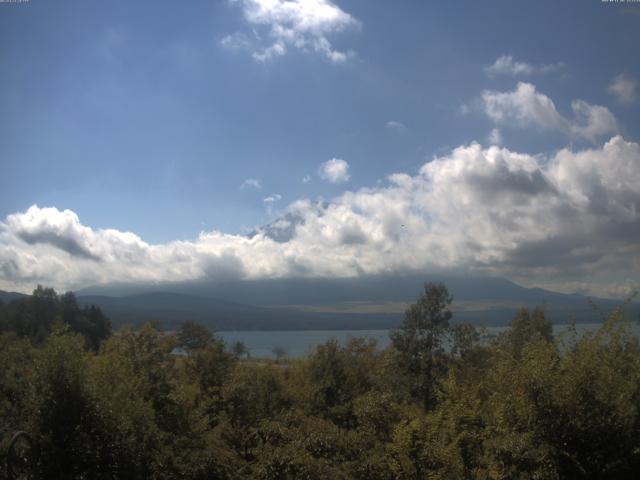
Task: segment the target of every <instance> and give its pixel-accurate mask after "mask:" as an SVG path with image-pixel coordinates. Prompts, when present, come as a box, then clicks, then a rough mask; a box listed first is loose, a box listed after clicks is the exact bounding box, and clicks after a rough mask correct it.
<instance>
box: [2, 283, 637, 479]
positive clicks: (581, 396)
mask: <svg viewBox="0 0 640 480" xmlns="http://www.w3.org/2000/svg"><path fill="white" fill-rule="evenodd" d="M451 300H452V299H451V297H450V296H449V292H448V291H447V288H446V287H445V286H444V285H442V284H435V283H433V284H426V285H425V287H424V291H423V293H422V294H421V295H420V296H419V297H418V298H417V300H416V302H415V303H414V304H413V305H412V306H411V307H410V308H409V309H408V310H407V312H406V314H405V319H404V322H403V323H402V325H401V326H400V327H399V328H398V329H397V330H395V331H393V333H392V334H391V339H392V346H391V347H389V348H388V349H385V350H383V351H380V350H379V349H377V348H376V345H375V344H373V343H369V342H365V341H364V340H359V339H354V340H352V341H350V342H349V343H348V344H346V345H340V344H338V343H337V342H335V341H329V342H327V343H326V344H323V345H320V346H318V347H317V348H316V349H315V350H314V351H313V352H312V353H311V354H310V355H308V356H307V357H305V358H302V359H298V360H288V359H282V360H279V361H270V360H264V359H252V358H247V356H246V355H245V352H244V351H243V349H242V346H241V345H233V346H230V345H225V344H224V342H222V341H221V340H220V339H219V338H217V337H216V336H215V335H214V334H212V332H210V331H209V330H208V329H206V328H204V327H202V326H201V325H198V324H197V323H195V322H185V324H184V325H183V327H182V328H181V329H180V331H179V332H177V334H176V335H170V334H166V333H163V332H162V331H160V330H158V329H156V328H155V327H154V325H152V324H147V325H144V326H143V327H140V328H135V329H134V328H122V329H120V330H117V331H115V332H111V331H110V324H109V322H108V319H106V317H104V315H103V314H102V312H101V311H100V310H99V309H97V308H95V307H94V308H91V307H85V308H82V309H81V308H79V307H78V306H77V304H76V303H75V297H73V295H72V294H65V295H62V296H58V295H56V294H55V292H53V290H50V289H43V288H39V289H38V290H36V292H34V295H33V296H31V297H29V298H28V299H21V300H14V301H12V302H11V303H9V304H5V305H2V306H1V307H0V365H2V368H1V369H0V461H1V462H2V464H3V466H4V464H5V463H6V461H7V449H8V444H9V441H10V439H11V436H12V435H13V433H14V432H16V431H25V432H27V433H28V434H29V435H30V436H31V438H32V439H33V442H34V443H35V446H36V447H37V448H36V449H35V450H34V452H32V453H31V454H30V455H31V458H34V459H35V462H34V465H33V466H32V467H29V466H28V465H21V464H20V459H16V460H13V461H12V462H10V463H11V466H12V468H14V467H23V468H25V469H27V470H28V469H29V468H32V469H34V470H36V471H37V473H38V475H40V477H39V478H47V479H57V478H61V479H85V478H88V479H112V478H122V479H125V478H140V479H142V478H153V479H174V478H182V479H194V480H195V479H203V480H204V479H213V478H221V479H224V478H229V479H234V478H257V479H300V478H307V479H340V478H345V479H346V478H356V479H398V478H400V479H423V478H436V479H467V478H492V479H493V478H495V479H502V478H523V479H534V478H535V479H554V478H611V479H613V478H616V479H620V478H636V474H637V472H638V471H640V412H639V409H640V345H639V343H638V339H637V338H636V337H634V336H633V335H632V334H631V333H630V329H629V324H628V322H627V321H626V320H625V318H624V315H623V310H622V309H619V310H617V311H615V312H613V313H612V314H611V315H610V316H609V317H608V319H607V320H606V322H604V323H603V325H602V326H601V328H600V329H599V330H598V331H596V332H594V333H590V334H586V335H584V336H583V337H578V336H577V334H576V333H575V332H572V331H571V330H569V333H568V334H567V335H565V336H563V337H562V338H554V337H553V334H552V329H551V324H550V322H549V321H548V320H547V318H545V314H544V312H543V311H542V310H540V309H533V310H528V309H523V310H521V311H520V312H519V313H518V315H517V316H516V317H515V318H514V319H513V321H512V325H511V328H510V330H508V331H506V332H505V333H504V334H502V335H500V336H498V337H495V338H486V337H485V336H483V334H482V332H481V331H479V330H476V329H475V328H474V327H473V326H471V325H468V324H457V325H453V323H452V314H451V310H450V307H451ZM176 347H181V349H182V350H184V351H186V353H187V354H186V355H177V354H176V353H175V352H176ZM5 474H6V472H5V470H4V468H3V470H2V473H1V474H0V475H5Z"/></svg>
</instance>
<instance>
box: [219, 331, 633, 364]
mask: <svg viewBox="0 0 640 480" xmlns="http://www.w3.org/2000/svg"><path fill="white" fill-rule="evenodd" d="M600 326H601V324H599V323H581V324H578V325H576V330H577V331H578V333H584V332H587V331H594V330H596V329H597V328H598V327H600ZM567 327H568V325H554V327H553V331H554V334H555V335H556V336H557V335H558V334H560V333H561V332H563V331H566V329H567ZM507 328H508V327H486V331H487V333H488V334H489V335H497V334H499V333H500V332H503V331H505V330H506V329H507ZM632 329H633V331H634V332H635V333H636V335H638V334H640V327H639V326H638V324H637V323H636V324H633V325H632ZM217 334H218V335H220V336H221V337H222V338H223V339H224V340H225V342H227V343H228V344H232V343H233V342H237V341H241V342H243V343H244V344H245V345H246V347H247V348H248V349H249V353H250V354H251V356H252V357H262V358H267V357H269V358H273V357H274V355H273V353H272V350H273V348H274V347H282V348H284V349H285V350H286V352H287V356H288V357H302V356H304V355H306V354H308V353H309V352H310V351H311V350H313V349H314V348H315V347H316V346H317V345H320V344H322V343H325V342H326V341H327V340H329V339H331V338H335V339H336V340H338V341H339V342H340V343H343V344H344V343H346V342H347V341H348V340H349V339H350V338H354V337H363V338H365V339H370V338H373V339H375V340H377V342H378V347H379V348H380V349H384V348H385V347H387V346H389V344H390V343H391V340H390V339H389V330H296V331H229V332H217Z"/></svg>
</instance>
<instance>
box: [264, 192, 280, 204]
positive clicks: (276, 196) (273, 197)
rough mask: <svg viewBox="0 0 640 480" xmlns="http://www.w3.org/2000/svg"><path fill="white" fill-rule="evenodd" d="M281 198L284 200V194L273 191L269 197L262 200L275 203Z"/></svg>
mask: <svg viewBox="0 0 640 480" xmlns="http://www.w3.org/2000/svg"><path fill="white" fill-rule="evenodd" d="M280 200H282V195H280V194H278V193H272V194H271V195H269V196H268V197H265V198H264V199H263V200H262V201H263V202H264V203H275V202H278V201H280Z"/></svg>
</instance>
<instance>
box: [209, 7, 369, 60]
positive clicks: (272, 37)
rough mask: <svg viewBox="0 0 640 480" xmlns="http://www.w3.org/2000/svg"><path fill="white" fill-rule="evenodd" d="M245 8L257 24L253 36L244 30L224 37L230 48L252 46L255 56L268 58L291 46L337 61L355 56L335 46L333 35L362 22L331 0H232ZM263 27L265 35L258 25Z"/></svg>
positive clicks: (285, 50) (283, 53)
mask: <svg viewBox="0 0 640 480" xmlns="http://www.w3.org/2000/svg"><path fill="white" fill-rule="evenodd" d="M231 3H232V4H237V5H239V6H240V7H241V8H242V12H243V16H244V18H245V20H246V21H247V22H248V23H249V24H250V25H251V26H252V27H253V28H254V35H253V37H248V36H247V35H245V34H243V33H242V32H236V33H234V34H231V35H228V36H226V37H225V38H223V39H222V40H221V44H222V45H223V46H225V47H227V48H231V49H240V50H249V51H251V52H252V56H253V58H254V59H255V60H257V61H261V62H265V61H268V60H271V59H273V58H274V57H278V56H282V55H285V54H286V53H287V51H288V50H289V49H291V48H295V49H298V50H303V51H313V52H316V53H319V54H321V55H324V56H325V57H326V58H327V59H329V60H330V61H332V62H334V63H342V62H345V61H346V60H347V59H348V58H349V57H351V56H353V53H352V52H350V51H347V52H343V51H339V50H337V49H335V48H334V47H333V45H332V44H331V42H330V41H329V37H330V36H331V35H333V34H335V33H338V32H340V31H343V30H345V29H347V28H354V27H358V26H359V25H360V23H359V22H358V21H357V20H356V19H355V18H353V17H352V16H351V15H349V14H348V13H347V12H345V11H344V10H342V9H341V8H340V7H338V6H337V5H335V4H334V3H332V2H331V1H330V0H231ZM261 28H263V29H264V30H265V31H264V32H263V35H265V36H266V39H263V36H262V35H261V34H260V33H259V32H258V31H256V30H255V29H261Z"/></svg>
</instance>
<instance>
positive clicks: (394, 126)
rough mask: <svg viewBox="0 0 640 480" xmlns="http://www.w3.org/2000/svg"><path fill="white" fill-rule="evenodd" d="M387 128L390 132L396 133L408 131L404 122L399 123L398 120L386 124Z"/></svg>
mask: <svg viewBox="0 0 640 480" xmlns="http://www.w3.org/2000/svg"><path fill="white" fill-rule="evenodd" d="M385 128H387V129H389V130H395V131H396V132H403V131H405V130H406V129H407V127H406V125H405V124H404V123H402V122H399V121H397V120H389V121H388V122H387V123H386V124H385Z"/></svg>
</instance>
